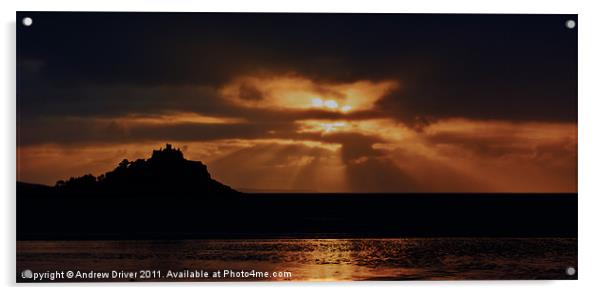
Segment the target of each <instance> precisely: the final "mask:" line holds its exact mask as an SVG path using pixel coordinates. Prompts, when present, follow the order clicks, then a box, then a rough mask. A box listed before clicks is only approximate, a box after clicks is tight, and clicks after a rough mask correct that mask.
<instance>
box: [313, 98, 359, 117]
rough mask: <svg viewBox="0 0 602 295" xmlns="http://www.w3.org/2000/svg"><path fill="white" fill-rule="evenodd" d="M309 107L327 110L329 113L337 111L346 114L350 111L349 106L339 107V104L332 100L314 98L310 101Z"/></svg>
mask: <svg viewBox="0 0 602 295" xmlns="http://www.w3.org/2000/svg"><path fill="white" fill-rule="evenodd" d="M310 107H312V108H317V109H325V110H329V111H339V112H343V113H347V112H349V111H351V109H352V108H351V106H349V105H343V106H341V105H340V104H339V102H337V101H336V100H334V99H326V100H324V99H322V98H319V97H314V98H312V99H311V104H310Z"/></svg>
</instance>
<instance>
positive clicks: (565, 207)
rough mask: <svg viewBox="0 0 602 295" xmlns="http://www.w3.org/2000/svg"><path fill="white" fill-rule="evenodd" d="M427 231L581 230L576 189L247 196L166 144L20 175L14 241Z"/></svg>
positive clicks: (565, 233)
mask: <svg viewBox="0 0 602 295" xmlns="http://www.w3.org/2000/svg"><path fill="white" fill-rule="evenodd" d="M375 173H378V171H375ZM431 236H437V237H452V236H457V237H576V236H577V194H576V193H566V194H564V193H561V194H556V193H537V194H529V193H496V194H491V193H394V194H378V193H374V194H369V193H362V194H345V193H341V194H319V193H303V194H287V193H279V194H261V193H254V194H245V193H240V192H237V191H236V190H234V189H232V188H230V187H229V186H227V185H224V184H221V183H219V182H218V181H216V180H214V179H212V178H211V175H210V174H209V172H208V169H207V166H206V165H204V164H203V163H201V162H199V161H190V160H187V159H185V158H184V155H183V153H182V152H181V151H180V150H179V149H174V148H172V147H171V146H170V145H167V146H166V147H165V148H164V149H160V150H155V151H153V155H152V157H151V158H149V159H146V160H145V159H138V160H136V161H128V160H123V161H122V162H121V163H119V165H118V166H117V167H116V168H115V169H114V170H113V171H110V172H107V173H105V174H103V175H100V176H98V177H95V176H92V175H84V176H81V177H72V178H70V179H68V180H62V181H58V182H57V184H56V185H55V186H44V185H37V184H28V183H23V182H17V239H18V240H36V239H44V240H56V239H73V240H85V239H203V238H279V237H282V238H285V237H290V238H342V237H355V238H363V237H365V238H368V237H370V238H374V237H431Z"/></svg>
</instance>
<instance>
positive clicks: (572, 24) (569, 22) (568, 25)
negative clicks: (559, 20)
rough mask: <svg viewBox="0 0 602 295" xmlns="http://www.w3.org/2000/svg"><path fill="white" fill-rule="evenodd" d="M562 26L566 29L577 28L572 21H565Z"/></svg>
mask: <svg viewBox="0 0 602 295" xmlns="http://www.w3.org/2000/svg"><path fill="white" fill-rule="evenodd" d="M564 24H565V26H566V27H567V28H568V29H574V28H575V27H576V26H577V23H576V22H575V21H574V20H572V19H569V20H567V21H566V23H564Z"/></svg>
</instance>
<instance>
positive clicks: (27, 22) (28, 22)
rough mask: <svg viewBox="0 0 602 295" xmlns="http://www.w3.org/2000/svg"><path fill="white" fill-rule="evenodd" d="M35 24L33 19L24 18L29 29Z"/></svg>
mask: <svg viewBox="0 0 602 295" xmlns="http://www.w3.org/2000/svg"><path fill="white" fill-rule="evenodd" d="M32 24H33V19H31V17H24V18H23V25H24V26H26V27H29V26H31V25H32Z"/></svg>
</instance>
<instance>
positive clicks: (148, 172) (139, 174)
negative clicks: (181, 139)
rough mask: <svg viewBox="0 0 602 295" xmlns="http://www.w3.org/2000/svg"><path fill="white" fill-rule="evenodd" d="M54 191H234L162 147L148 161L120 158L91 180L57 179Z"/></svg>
mask: <svg viewBox="0 0 602 295" xmlns="http://www.w3.org/2000/svg"><path fill="white" fill-rule="evenodd" d="M55 189H57V190H59V191H61V192H64V193H71V194H73V193H75V194H99V193H100V194H104V195H107V196H109V195H113V194H120V195H121V194H132V195H137V196H145V195H148V194H172V195H173V194H184V195H190V194H195V195H226V194H235V193H237V192H236V191H235V190H233V189H231V188H230V187H229V186H227V185H223V184H221V183H219V182H217V181H215V180H214V179H212V178H211V175H209V171H208V170H207V166H206V165H205V164H203V163H202V162H200V161H190V160H187V159H185V158H184V154H183V153H182V151H180V149H174V148H172V146H171V144H166V146H165V149H159V150H153V154H152V156H151V157H150V158H149V159H146V160H145V159H138V160H136V161H128V160H127V159H124V160H123V161H121V162H120V163H119V165H118V166H117V167H116V168H115V169H114V170H113V171H110V172H107V173H105V174H102V175H100V176H98V177H95V176H93V175H91V174H87V175H84V176H81V177H71V178H70V179H68V180H59V181H58V182H57V183H56V186H55Z"/></svg>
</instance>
